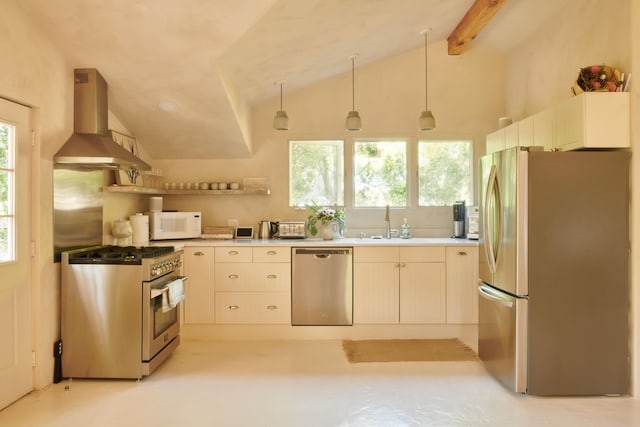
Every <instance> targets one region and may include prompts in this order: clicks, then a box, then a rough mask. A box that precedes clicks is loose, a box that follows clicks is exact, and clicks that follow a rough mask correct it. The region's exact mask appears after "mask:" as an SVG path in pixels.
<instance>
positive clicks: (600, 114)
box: [486, 92, 631, 154]
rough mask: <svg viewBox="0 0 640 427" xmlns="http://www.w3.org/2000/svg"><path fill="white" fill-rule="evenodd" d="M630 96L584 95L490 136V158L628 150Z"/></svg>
mask: <svg viewBox="0 0 640 427" xmlns="http://www.w3.org/2000/svg"><path fill="white" fill-rule="evenodd" d="M630 127H631V125H630V108H629V92H584V93H582V94H580V95H577V96H574V97H571V98H569V99H567V100H566V101H563V102H561V103H560V104H558V105H556V106H553V107H551V108H548V109H546V110H544V111H541V112H540V113H537V114H534V115H533V116H530V117H527V118H525V119H523V120H520V121H518V122H515V123H513V124H511V125H509V126H507V127H505V128H502V129H498V130H497V131H495V132H492V133H490V134H489V135H487V138H486V150H487V154H490V153H494V152H496V151H500V150H503V149H505V148H510V147H523V146H530V145H536V146H541V147H544V149H545V150H547V151H550V150H558V151H570V150H579V149H583V148H587V149H589V148H604V149H607V148H628V147H630V144H631V133H630V132H631V131H630Z"/></svg>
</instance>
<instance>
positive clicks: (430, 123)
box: [420, 28, 436, 130]
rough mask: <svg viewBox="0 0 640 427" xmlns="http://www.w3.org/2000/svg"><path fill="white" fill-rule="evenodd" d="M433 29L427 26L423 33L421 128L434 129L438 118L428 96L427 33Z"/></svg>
mask: <svg viewBox="0 0 640 427" xmlns="http://www.w3.org/2000/svg"><path fill="white" fill-rule="evenodd" d="M430 31H431V28H427V29H426V30H423V31H422V34H424V111H423V112H422V114H420V130H433V129H435V127H436V119H435V117H433V114H432V113H431V111H429V104H428V102H427V101H428V98H427V86H428V79H427V72H428V68H429V67H428V65H429V62H428V57H429V56H428V55H427V45H428V41H427V35H428V34H429V32H430Z"/></svg>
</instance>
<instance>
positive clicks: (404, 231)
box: [400, 218, 411, 239]
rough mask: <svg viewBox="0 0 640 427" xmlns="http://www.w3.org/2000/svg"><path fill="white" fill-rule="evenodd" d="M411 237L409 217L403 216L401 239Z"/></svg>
mask: <svg viewBox="0 0 640 427" xmlns="http://www.w3.org/2000/svg"><path fill="white" fill-rule="evenodd" d="M410 237H411V231H409V224H407V218H402V231H401V232H400V238H401V239H408V238H410Z"/></svg>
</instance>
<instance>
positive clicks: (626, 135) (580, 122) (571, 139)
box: [555, 92, 631, 151]
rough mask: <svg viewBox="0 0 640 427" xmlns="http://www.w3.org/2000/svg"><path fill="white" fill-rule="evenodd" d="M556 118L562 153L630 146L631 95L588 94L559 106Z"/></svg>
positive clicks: (556, 141)
mask: <svg viewBox="0 0 640 427" xmlns="http://www.w3.org/2000/svg"><path fill="white" fill-rule="evenodd" d="M555 115H556V121H555V123H556V128H555V133H556V138H555V147H556V148H557V149H559V150H562V151H567V150H576V149H581V148H627V147H629V146H630V143H631V136H630V135H631V134H630V132H631V125H630V109H629V93H628V92H614V93H610V92H585V93H582V94H580V95H578V96H574V97H572V98H569V99H567V100H566V101H564V102H562V103H560V104H558V106H557V107H556V109H555Z"/></svg>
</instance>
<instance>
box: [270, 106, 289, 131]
mask: <svg viewBox="0 0 640 427" xmlns="http://www.w3.org/2000/svg"><path fill="white" fill-rule="evenodd" d="M273 128H274V129H275V130H289V116H287V112H286V111H284V110H279V111H276V115H275V117H274V118H273Z"/></svg>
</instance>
